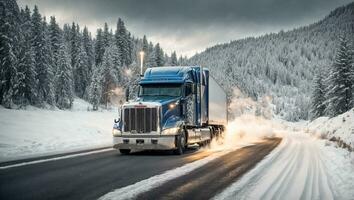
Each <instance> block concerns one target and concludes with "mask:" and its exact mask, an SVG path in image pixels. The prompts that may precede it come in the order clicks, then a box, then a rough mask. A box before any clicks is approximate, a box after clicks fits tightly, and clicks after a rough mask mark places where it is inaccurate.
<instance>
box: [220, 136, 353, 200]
mask: <svg viewBox="0 0 354 200" xmlns="http://www.w3.org/2000/svg"><path fill="white" fill-rule="evenodd" d="M328 148H330V147H325V145H323V144H321V142H320V141H319V140H318V139H315V138H312V137H310V136H308V135H306V134H304V133H291V134H287V135H285V136H284V138H283V140H282V142H281V144H280V145H279V146H278V147H277V148H276V149H275V150H274V151H273V152H272V153H271V154H270V155H269V156H268V157H267V158H266V159H264V160H262V162H260V163H259V164H258V165H257V166H256V167H255V168H254V169H252V170H251V171H249V172H248V173H247V174H246V175H245V176H243V177H242V178H241V179H240V180H239V181H237V182H235V183H234V184H232V185H231V186H229V187H228V188H226V189H225V190H224V191H223V192H222V193H220V194H219V195H217V196H216V197H214V199H230V200H231V199H235V197H237V199H265V200H266V199H354V196H353V188H354V185H353V183H354V182H353V175H354V174H353V168H352V166H350V164H349V163H345V162H346V161H345V160H343V157H342V156H339V155H338V154H337V155H336V154H332V156H330V153H331V152H330V151H329V149H328ZM335 151H338V149H335ZM332 153H334V152H333V151H332ZM341 158H342V159H341ZM338 159H339V160H338ZM343 161H344V162H343ZM341 163H343V165H341ZM348 164H349V165H348ZM331 168H332V169H331Z"/></svg>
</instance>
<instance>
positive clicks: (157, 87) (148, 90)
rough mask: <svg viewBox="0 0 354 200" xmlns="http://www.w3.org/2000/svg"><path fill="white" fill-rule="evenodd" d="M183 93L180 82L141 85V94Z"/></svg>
mask: <svg viewBox="0 0 354 200" xmlns="http://www.w3.org/2000/svg"><path fill="white" fill-rule="evenodd" d="M181 94H182V87H181V85H180V84H164V85H162V84H148V85H141V86H140V90H139V96H170V97H179V96H181Z"/></svg>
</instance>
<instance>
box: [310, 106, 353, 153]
mask: <svg viewBox="0 0 354 200" xmlns="http://www.w3.org/2000/svg"><path fill="white" fill-rule="evenodd" d="M307 132H309V133H311V134H312V135H315V136H318V137H321V138H327V139H330V140H335V141H338V142H339V143H340V144H341V145H342V146H343V147H344V148H348V149H349V150H354V108H353V109H351V110H349V111H348V112H346V113H343V114H341V115H338V116H336V117H333V118H328V117H320V118H317V119H316V120H314V121H312V122H310V123H308V124H307ZM348 145H349V147H348Z"/></svg>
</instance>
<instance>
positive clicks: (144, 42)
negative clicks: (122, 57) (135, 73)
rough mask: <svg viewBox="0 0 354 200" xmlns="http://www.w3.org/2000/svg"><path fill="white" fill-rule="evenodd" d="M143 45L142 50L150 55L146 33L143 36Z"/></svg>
mask: <svg viewBox="0 0 354 200" xmlns="http://www.w3.org/2000/svg"><path fill="white" fill-rule="evenodd" d="M142 45H143V46H142V51H144V53H145V54H146V55H148V50H149V43H148V41H147V39H146V35H144V37H143V44H142Z"/></svg>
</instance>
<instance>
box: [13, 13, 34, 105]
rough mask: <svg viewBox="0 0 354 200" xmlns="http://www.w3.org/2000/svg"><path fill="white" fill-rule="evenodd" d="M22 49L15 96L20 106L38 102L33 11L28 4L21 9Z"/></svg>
mask: <svg viewBox="0 0 354 200" xmlns="http://www.w3.org/2000/svg"><path fill="white" fill-rule="evenodd" d="M21 30H22V37H21V45H20V46H21V50H20V55H19V65H18V93H17V95H16V98H15V102H16V104H18V105H19V106H20V107H22V106H26V105H28V104H31V105H35V104H37V101H38V100H37V88H38V86H37V80H36V75H37V73H36V68H35V65H34V54H33V50H32V45H31V37H32V34H31V12H30V10H29V8H28V7H27V6H26V7H25V10H24V11H23V10H21Z"/></svg>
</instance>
